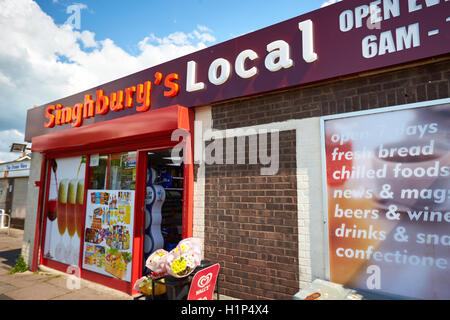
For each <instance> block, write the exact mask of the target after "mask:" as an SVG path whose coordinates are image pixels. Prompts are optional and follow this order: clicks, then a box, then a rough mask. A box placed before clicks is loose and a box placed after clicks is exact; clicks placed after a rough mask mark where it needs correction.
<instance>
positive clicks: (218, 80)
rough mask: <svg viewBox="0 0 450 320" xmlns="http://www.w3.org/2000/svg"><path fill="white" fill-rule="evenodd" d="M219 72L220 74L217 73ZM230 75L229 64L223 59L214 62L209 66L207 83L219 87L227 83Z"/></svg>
mask: <svg viewBox="0 0 450 320" xmlns="http://www.w3.org/2000/svg"><path fill="white" fill-rule="evenodd" d="M219 71H220V72H219ZM230 75H231V64H230V62H229V61H228V60H226V59H224V58H218V59H216V60H214V61H213V62H212V63H211V65H210V66H209V71H208V78H209V82H211V83H212V84H215V85H216V86H220V85H222V84H224V83H225V82H227V80H228V79H229V78H230Z"/></svg>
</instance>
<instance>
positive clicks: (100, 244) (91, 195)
mask: <svg viewBox="0 0 450 320" xmlns="http://www.w3.org/2000/svg"><path fill="white" fill-rule="evenodd" d="M134 196H135V194H134V191H130V190H88V192H87V205H86V224H85V237H84V253H83V269H86V270H90V271H93V272H97V273H100V274H103V275H106V276H109V277H115V278H118V279H120V280H124V281H128V282H130V281H131V255H132V249H133V227H134Z"/></svg>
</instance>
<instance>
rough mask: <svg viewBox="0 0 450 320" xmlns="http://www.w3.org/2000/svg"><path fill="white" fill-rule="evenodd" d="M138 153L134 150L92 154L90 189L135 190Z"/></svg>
mask: <svg viewBox="0 0 450 320" xmlns="http://www.w3.org/2000/svg"><path fill="white" fill-rule="evenodd" d="M136 155H137V153H136V152H135V151H133V152H121V153H112V154H108V155H93V156H91V161H90V166H89V189H99V190H100V189H101V190H135V188H136Z"/></svg>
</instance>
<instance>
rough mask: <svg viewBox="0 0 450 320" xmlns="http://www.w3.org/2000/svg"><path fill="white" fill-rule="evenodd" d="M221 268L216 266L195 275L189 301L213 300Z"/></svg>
mask: <svg viewBox="0 0 450 320" xmlns="http://www.w3.org/2000/svg"><path fill="white" fill-rule="evenodd" d="M219 268H220V265H219V264H215V265H213V266H211V267H208V268H205V269H203V270H200V271H199V272H197V273H196V274H195V276H194V278H193V279H192V282H191V288H190V289H189V295H188V300H213V295H214V288H215V287H216V281H217V277H218V275H219Z"/></svg>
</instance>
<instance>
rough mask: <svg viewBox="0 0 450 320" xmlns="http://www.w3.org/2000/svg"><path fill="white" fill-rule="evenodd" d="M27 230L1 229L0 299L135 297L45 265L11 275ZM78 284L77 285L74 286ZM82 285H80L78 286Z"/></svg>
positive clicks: (118, 298)
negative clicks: (78, 278)
mask: <svg viewBox="0 0 450 320" xmlns="http://www.w3.org/2000/svg"><path fill="white" fill-rule="evenodd" d="M22 239H23V230H19V229H11V230H10V234H9V235H8V230H7V229H0V300H132V299H133V298H132V297H131V296H129V295H127V294H125V293H123V292H121V291H117V290H114V289H110V288H107V287H104V286H102V285H99V284H96V283H93V282H90V281H87V280H84V279H81V280H79V281H80V282H79V283H76V282H74V281H73V279H72V278H70V275H68V274H65V273H62V272H58V271H55V270H52V269H49V268H45V267H41V268H40V269H39V271H38V272H31V271H26V272H24V273H16V274H8V272H9V270H11V269H12V268H13V267H14V265H15V263H16V260H17V258H18V257H19V255H20V253H21V249H22ZM74 284H75V285H74ZM78 284H79V285H78Z"/></svg>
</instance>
